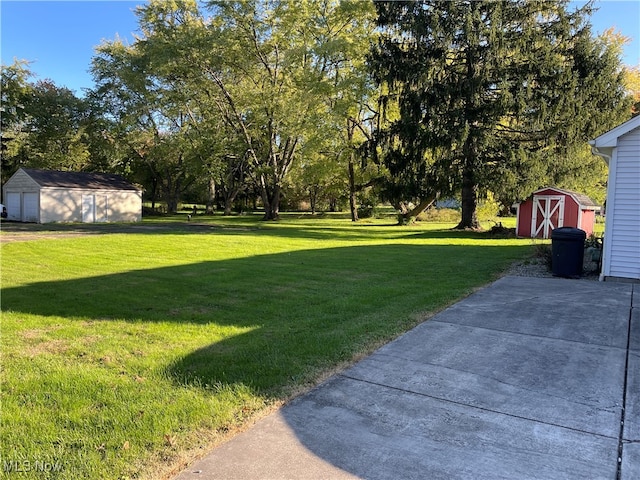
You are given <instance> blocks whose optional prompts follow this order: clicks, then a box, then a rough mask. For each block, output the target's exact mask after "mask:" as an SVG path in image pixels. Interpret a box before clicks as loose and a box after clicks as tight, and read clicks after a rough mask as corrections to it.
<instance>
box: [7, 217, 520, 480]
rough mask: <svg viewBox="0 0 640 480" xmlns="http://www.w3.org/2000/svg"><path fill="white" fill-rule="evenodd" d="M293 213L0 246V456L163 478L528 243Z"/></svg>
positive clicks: (50, 235) (85, 472)
mask: <svg viewBox="0 0 640 480" xmlns="http://www.w3.org/2000/svg"><path fill="white" fill-rule="evenodd" d="M296 217H298V216H297V215H296V216H295V217H294V216H291V217H288V216H286V215H285V216H284V218H283V220H282V222H280V223H278V224H273V223H268V224H265V223H260V222H259V218H260V217H259V216H252V215H247V216H243V217H220V216H216V217H214V218H212V219H211V220H207V219H206V218H202V219H199V222H198V224H199V225H198V226H195V225H193V224H187V222H184V216H181V217H176V216H174V217H166V218H163V219H154V220H153V221H151V222H150V221H145V222H143V224H142V225H139V226H126V225H115V224H114V225H99V226H96V225H68V226H67V225H31V226H30V227H29V229H30V230H31V233H27V232H25V231H24V228H21V229H20V230H21V232H20V235H21V236H24V235H33V236H34V238H33V239H32V240H31V241H22V242H11V243H8V242H7V243H5V242H3V243H2V245H0V248H1V250H2V255H1V257H0V261H1V262H2V265H1V266H2V288H3V292H2V310H3V311H2V333H3V335H2V338H1V342H2V356H3V360H2V362H3V368H2V372H1V374H0V375H1V376H0V380H1V382H2V388H1V389H0V395H1V397H2V412H3V414H2V419H1V422H2V424H1V427H2V428H1V429H0V455H1V457H2V458H3V459H5V460H6V459H16V460H22V459H25V460H31V461H33V460H34V459H42V460H47V461H49V460H50V461H51V463H54V462H59V463H60V464H61V465H62V467H63V470H62V471H61V472H58V473H56V476H55V478H59V479H77V478H84V479H103V478H125V477H131V478H138V477H143V478H149V477H153V478H163V477H165V476H168V475H170V474H173V473H175V469H176V468H179V467H180V466H181V465H183V464H184V463H183V462H184V459H185V458H193V457H194V456H197V455H200V454H201V452H202V449H203V448H207V447H208V446H210V445H211V444H212V443H216V442H220V441H221V440H222V439H223V438H224V437H225V435H226V434H228V433H230V432H233V431H234V430H235V429H236V428H238V427H241V426H242V425H243V424H244V423H245V422H246V421H247V420H248V419H249V418H250V417H251V416H252V415H253V414H255V413H256V412H259V411H264V410H265V409H268V408H269V407H270V406H273V405H278V404H280V403H281V402H283V401H285V400H287V399H288V398H289V396H290V395H291V394H292V393H296V392H300V391H302V390H304V389H307V388H309V387H310V386H312V385H314V384H315V382H317V381H318V380H319V379H321V378H322V377H323V375H325V374H326V373H327V372H331V371H333V370H334V369H335V368H336V367H337V366H341V365H346V364H348V363H349V362H351V361H353V359H355V358H358V357H359V356H361V355H362V354H365V353H367V352H370V351H372V349H374V348H376V347H377V346H379V345H381V344H382V343H384V342H386V341H388V340H390V339H392V338H394V337H395V336H397V335H399V334H401V333H402V332H404V331H406V330H407V329H409V328H411V327H413V326H414V325H416V324H417V323H418V322H420V319H422V318H424V317H425V315H427V314H428V313H430V312H434V311H437V310H439V309H441V308H443V307H444V306H446V305H448V304H450V303H451V302H453V301H455V300H456V299H458V298H461V297H463V296H465V295H467V294H468V293H469V292H471V291H473V289H475V288H477V287H478V286H480V285H482V284H485V283H487V282H489V281H491V280H492V279H494V278H495V277H496V276H497V275H499V273H500V272H501V271H503V270H504V269H505V268H506V267H507V266H508V265H509V264H510V263H511V262H513V261H514V260H519V259H521V258H523V257H524V256H526V255H527V254H528V253H530V251H531V250H530V245H529V242H528V241H526V240H496V239H490V238H487V237H486V236H483V235H480V234H476V233H472V232H451V231H450V230H449V229H450V227H451V226H452V225H453V224H445V225H435V226H434V225H424V224H423V225H420V226H412V227H407V228H403V229H395V228H390V226H391V223H392V222H389V224H388V225H379V226H367V225H357V226H356V225H352V224H351V223H350V221H349V220H348V219H346V218H340V217H338V216H331V215H326V216H325V217H323V219H322V220H318V219H317V217H310V216H308V217H307V216H302V218H296ZM207 221H210V222H211V223H210V224H209V225H206V222H207ZM380 223H381V222H380V221H377V222H376V224H380ZM203 224H204V225H203ZM439 229H444V230H439ZM8 230H10V228H5V226H4V225H3V232H2V235H7V236H9V235H11V232H10V231H8ZM83 231H87V232H100V233H103V235H86V236H79V235H78V233H82V232H83ZM127 231H128V233H125V232H127ZM66 233H67V234H68V233H73V234H74V235H73V237H67V238H58V237H61V236H62V237H65V234H66ZM408 278H409V279H411V282H412V283H413V284H415V285H419V288H407V279H408ZM336 279H341V281H340V282H336ZM38 475H39V473H38V472H35V471H34V472H25V473H23V474H22V475H21V478H26V479H31V478H40V477H38Z"/></svg>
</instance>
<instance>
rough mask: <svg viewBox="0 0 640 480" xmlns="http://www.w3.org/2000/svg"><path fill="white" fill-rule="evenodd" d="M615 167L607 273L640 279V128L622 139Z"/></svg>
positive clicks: (608, 224) (608, 216)
mask: <svg viewBox="0 0 640 480" xmlns="http://www.w3.org/2000/svg"><path fill="white" fill-rule="evenodd" d="M612 166H613V167H614V168H615V171H614V172H610V174H609V175H610V178H611V179H615V188H614V189H613V192H612V193H613V196H612V198H610V199H609V204H611V203H612V204H613V205H608V206H610V207H612V208H610V209H608V215H607V219H606V221H607V225H606V228H608V229H610V231H611V235H610V238H609V239H608V240H609V241H610V245H609V246H607V250H608V252H609V254H610V257H609V265H608V272H605V274H606V275H607V276H612V277H622V278H633V279H640V208H639V206H640V128H636V129H634V130H632V131H630V132H628V133H627V134H625V135H623V136H621V137H620V138H619V139H618V145H617V148H616V152H615V163H614V165H612ZM612 200H613V201H612Z"/></svg>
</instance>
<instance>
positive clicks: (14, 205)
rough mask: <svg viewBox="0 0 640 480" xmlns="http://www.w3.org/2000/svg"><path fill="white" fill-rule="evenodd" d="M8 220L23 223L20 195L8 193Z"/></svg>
mask: <svg viewBox="0 0 640 480" xmlns="http://www.w3.org/2000/svg"><path fill="white" fill-rule="evenodd" d="M5 200H6V201H7V220H14V221H16V222H20V221H22V209H21V208H20V194H19V193H7V198H6V199H5Z"/></svg>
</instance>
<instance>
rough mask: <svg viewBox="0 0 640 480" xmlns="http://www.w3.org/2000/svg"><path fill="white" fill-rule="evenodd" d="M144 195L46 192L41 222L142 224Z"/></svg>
mask: <svg viewBox="0 0 640 480" xmlns="http://www.w3.org/2000/svg"><path fill="white" fill-rule="evenodd" d="M141 218H142V194H141V192H138V191H133V190H83V189H62V188H42V190H41V194H40V222H41V223H50V222H89V223H93V222H99V223H100V222H139V221H140V220H141Z"/></svg>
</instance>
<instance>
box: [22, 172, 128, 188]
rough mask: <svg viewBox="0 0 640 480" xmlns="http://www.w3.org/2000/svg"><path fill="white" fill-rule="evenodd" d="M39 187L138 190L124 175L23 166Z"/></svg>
mask: <svg viewBox="0 0 640 480" xmlns="http://www.w3.org/2000/svg"><path fill="white" fill-rule="evenodd" d="M23 170H24V172H25V173H26V174H27V175H29V176H30V177H31V178H32V179H33V180H34V181H35V182H36V183H37V184H38V185H40V186H41V187H57V188H84V189H89V190H134V191H136V190H138V188H136V186H135V185H132V184H131V183H129V182H128V181H127V180H126V179H125V178H124V177H122V176H120V175H115V174H112V173H89V172H60V171H56V170H38V169H35V168H23Z"/></svg>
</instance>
